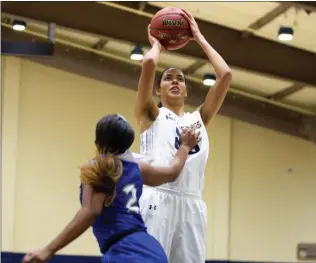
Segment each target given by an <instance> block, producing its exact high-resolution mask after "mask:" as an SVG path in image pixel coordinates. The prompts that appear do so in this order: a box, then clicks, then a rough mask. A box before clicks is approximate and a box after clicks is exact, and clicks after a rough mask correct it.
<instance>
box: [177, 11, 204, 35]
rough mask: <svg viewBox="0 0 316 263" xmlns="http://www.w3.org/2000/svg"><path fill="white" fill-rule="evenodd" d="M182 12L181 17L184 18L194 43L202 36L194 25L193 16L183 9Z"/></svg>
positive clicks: (196, 25) (195, 24)
mask: <svg viewBox="0 0 316 263" xmlns="http://www.w3.org/2000/svg"><path fill="white" fill-rule="evenodd" d="M182 11H183V12H184V14H182V15H183V16H184V17H185V19H186V20H187V21H188V22H189V24H190V29H191V33H192V36H193V37H192V39H193V40H195V41H197V40H199V38H200V37H201V36H202V34H201V31H200V29H199V26H198V24H197V23H196V21H195V19H194V17H193V15H192V14H191V13H190V12H189V11H187V10H185V9H182Z"/></svg>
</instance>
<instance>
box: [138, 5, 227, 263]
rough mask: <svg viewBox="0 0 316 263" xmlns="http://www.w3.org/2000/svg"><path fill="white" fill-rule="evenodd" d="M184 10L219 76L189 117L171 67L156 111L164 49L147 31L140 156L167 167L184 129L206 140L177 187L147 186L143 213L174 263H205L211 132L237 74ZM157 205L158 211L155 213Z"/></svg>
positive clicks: (182, 83)
mask: <svg viewBox="0 0 316 263" xmlns="http://www.w3.org/2000/svg"><path fill="white" fill-rule="evenodd" d="M183 11H184V13H185V14H183V16H184V17H185V18H186V19H187V20H188V21H189V24H190V28H191V32H192V35H193V39H194V40H195V41H196V42H197V44H198V45H199V46H200V47H201V48H202V50H203V51H204V52H205V54H206V56H207V57H208V59H209V60H210V63H211V64H212V66H213V68H214V70H215V72H216V83H215V85H214V86H213V87H212V88H211V89H210V90H209V91H208V93H207V95H206V97H205V100H204V102H203V104H202V105H201V106H200V107H198V108H197V109H196V110H194V111H193V112H184V102H185V98H186V97H187V95H188V93H187V87H186V79H185V76H184V74H183V72H181V70H179V69H176V68H168V69H166V70H165V71H164V72H162V75H161V76H160V78H159V86H158V88H157V89H156V95H158V96H159V97H160V101H161V105H160V106H161V107H159V106H157V105H156V104H155V102H154V100H153V98H152V93H153V87H154V79H155V72H156V65H157V63H158V60H159V56H160V53H161V52H163V51H164V47H162V45H161V44H160V42H159V41H158V40H157V39H156V38H154V37H152V36H151V35H150V32H149V30H148V37H149V41H150V43H151V45H152V47H151V49H150V50H149V51H148V52H147V53H146V55H145V56H144V58H143V61H142V72H141V76H140V79H139V82H138V93H137V98H136V103H135V108H134V112H135V116H136V119H137V122H138V125H139V127H140V130H141V154H142V155H143V156H145V157H146V158H147V159H148V160H147V161H150V162H151V163H152V164H153V165H156V166H167V165H168V164H169V160H171V159H172V158H173V156H175V154H176V152H177V149H178V148H179V135H180V133H181V130H183V128H187V127H190V128H193V129H196V130H198V131H199V132H200V133H201V141H200V142H199V143H198V144H197V145H196V146H195V147H194V148H193V149H192V151H191V152H190V153H189V157H188V158H187V160H186V162H185V166H184V168H183V169H182V171H181V173H180V175H179V176H178V177H177V179H176V180H175V181H174V182H168V183H166V184H163V185H160V186H157V187H147V186H144V189H143V194H142V197H141V199H140V208H141V213H142V216H143V218H144V221H145V224H146V226H147V227H148V233H150V234H152V235H153V236H154V237H155V238H157V239H158V241H159V242H160V243H161V244H162V246H163V248H164V250H165V251H166V254H167V256H168V259H169V262H170V263H182V262H185V263H204V262H205V258H206V235H207V229H206V226H207V208H206V205H205V202H204V201H203V200H202V197H201V196H202V191H203V187H204V173H205V166H206V163H207V159H208V154H209V140H208V134H207V130H206V127H207V126H208V125H210V123H211V121H212V120H213V119H214V117H215V115H216V114H217V112H218V110H219V108H220V107H221V105H222V103H223V101H224V98H225V96H226V93H227V91H228V88H229V85H230V83H231V80H232V73H231V70H230V68H229V67H228V65H227V64H226V62H225V61H224V59H223V58H222V57H221V56H220V55H219V54H218V53H217V52H216V50H214V48H213V47H212V46H211V45H210V44H209V43H208V42H207V40H206V39H205V38H204V36H203V35H202V34H201V32H200V30H199V27H198V25H197V23H196V21H195V19H194V18H193V16H192V15H191V14H190V13H189V12H187V11H186V10H183ZM148 29H149V28H148ZM192 93H194V90H192ZM152 206H155V207H156V210H152V209H151V207H152Z"/></svg>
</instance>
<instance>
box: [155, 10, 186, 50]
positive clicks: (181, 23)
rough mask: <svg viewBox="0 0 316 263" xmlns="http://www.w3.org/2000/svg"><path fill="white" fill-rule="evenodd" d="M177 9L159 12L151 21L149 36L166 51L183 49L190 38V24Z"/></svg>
mask: <svg viewBox="0 0 316 263" xmlns="http://www.w3.org/2000/svg"><path fill="white" fill-rule="evenodd" d="M181 14H183V11H182V10H181V9H180V8H177V7H166V8H163V9H161V10H159V11H158V12H157V13H156V14H155V15H154V16H153V17H152V19H151V24H150V34H151V35H152V36H153V37H155V38H157V39H158V40H159V41H160V43H161V44H162V45H163V46H164V47H165V48H166V49H168V50H176V49H179V48H182V47H184V46H185V45H186V44H187V43H188V42H189V41H190V38H191V37H192V33H191V30H190V24H189V22H188V21H187V20H186V18H185V17H184V16H182V15H181Z"/></svg>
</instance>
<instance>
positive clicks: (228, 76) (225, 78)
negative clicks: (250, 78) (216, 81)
mask: <svg viewBox="0 0 316 263" xmlns="http://www.w3.org/2000/svg"><path fill="white" fill-rule="evenodd" d="M232 79H233V74H232V71H231V69H230V68H227V69H225V70H224V72H223V73H222V75H221V80H222V82H225V83H228V84H230V82H231V81H232Z"/></svg>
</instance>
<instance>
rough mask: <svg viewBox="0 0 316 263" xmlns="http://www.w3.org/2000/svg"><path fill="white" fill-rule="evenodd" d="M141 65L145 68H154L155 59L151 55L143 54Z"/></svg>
mask: <svg viewBox="0 0 316 263" xmlns="http://www.w3.org/2000/svg"><path fill="white" fill-rule="evenodd" d="M142 64H143V67H144V68H146V69H154V68H155V67H156V59H155V58H154V57H153V56H151V55H147V54H146V55H145V56H144V58H143V61H142Z"/></svg>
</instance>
